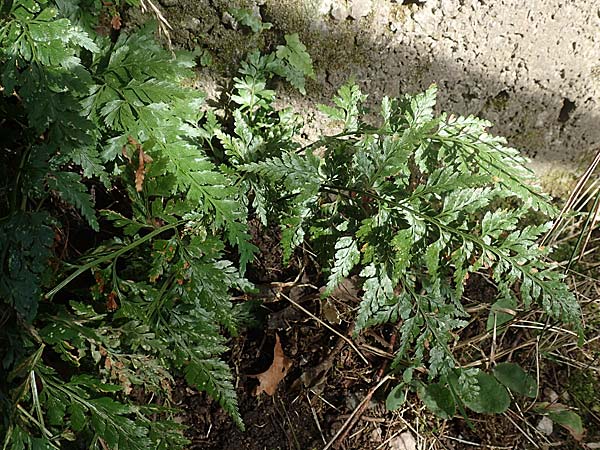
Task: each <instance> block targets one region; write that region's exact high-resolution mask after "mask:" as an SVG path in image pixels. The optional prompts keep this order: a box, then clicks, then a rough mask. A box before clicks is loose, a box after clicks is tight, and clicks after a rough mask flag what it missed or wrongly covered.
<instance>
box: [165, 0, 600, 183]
mask: <svg viewBox="0 0 600 450" xmlns="http://www.w3.org/2000/svg"><path fill="white" fill-rule="evenodd" d="M162 6H163V9H164V12H165V14H166V16H167V18H168V19H169V21H170V22H171V24H172V25H173V27H174V28H175V31H174V33H173V36H174V39H175V42H176V43H179V44H182V45H187V46H192V45H200V46H202V47H204V48H206V49H208V50H209V51H211V52H212V53H213V54H214V56H215V58H216V59H217V60H219V61H220V63H221V64H222V66H221V67H223V66H229V67H233V66H235V65H236V63H237V62H238V61H239V59H241V58H242V57H243V55H244V54H245V53H246V52H247V51H248V50H249V49H251V47H259V48H261V47H262V48H264V47H267V46H269V45H273V44H277V43H280V42H281V41H282V34H283V33H293V32H297V33H299V34H300V38H301V40H302V41H303V42H304V43H305V44H306V46H307V47H308V52H309V53H310V54H311V56H312V57H313V59H314V62H315V69H316V73H317V79H316V81H315V82H314V83H312V84H310V85H309V89H308V95H307V96H306V97H302V96H300V95H298V94H296V93H293V92H289V93H287V94H286V95H287V97H286V98H285V101H286V102H289V103H290V104H292V105H295V106H296V107H297V108H298V109H300V110H302V111H304V112H305V113H306V115H307V116H308V117H309V118H310V117H314V115H315V114H318V113H316V112H315V110H314V105H316V104H317V103H319V102H325V101H327V99H329V98H330V97H331V96H332V94H333V93H334V92H335V90H336V89H337V88H338V87H339V86H340V84H342V83H343V82H345V81H346V80H347V79H348V78H350V77H354V78H355V79H356V80H357V81H358V82H359V84H360V85H361V87H362V89H363V91H364V92H366V93H368V94H369V98H370V100H371V101H372V105H373V106H375V105H376V104H377V103H378V101H379V100H380V99H381V97H382V96H383V95H390V96H397V95H399V94H402V93H414V92H418V91H420V90H423V89H425V88H426V87H427V86H429V85H430V84H431V83H433V82H435V83H437V84H438V85H439V91H440V94H439V106H440V109H442V110H445V111H451V112H454V113H459V114H475V115H478V116H481V117H484V118H486V119H489V120H491V121H492V122H493V123H495V124H496V125H495V127H494V129H493V132H495V133H497V134H502V135H504V136H506V137H507V138H508V139H509V142H510V143H511V145H513V146H516V147H518V148H521V149H522V150H523V151H524V152H525V153H526V154H527V155H528V156H530V157H532V158H533V159H534V167H537V168H538V169H539V170H540V171H544V172H545V171H547V170H551V169H553V168H560V169H562V168H565V167H569V166H571V167H574V165H575V164H576V163H577V161H578V160H579V159H580V158H581V156H582V155H583V154H585V153H586V152H589V151H590V150H592V149H593V148H594V147H596V146H598V145H600V45H599V41H600V2H598V0H530V1H528V2H523V1H522V0H425V1H423V2H418V1H415V0H409V1H407V0H404V2H402V0H397V1H392V0H348V1H345V0H247V1H243V0H239V1H235V0H232V1H227V0H177V1H173V0H162ZM233 6H237V7H240V6H241V7H247V8H250V9H252V10H253V11H254V12H255V14H257V15H260V16H261V17H262V19H263V21H266V22H271V23H273V25H274V27H273V29H272V30H269V31H268V32H265V33H263V34H262V35H260V36H256V35H252V34H251V33H247V32H244V31H243V30H240V29H236V28H238V27H234V26H232V25H231V23H228V21H226V20H223V17H226V16H225V14H226V13H227V10H228V8H231V7H233ZM317 117H318V116H317Z"/></svg>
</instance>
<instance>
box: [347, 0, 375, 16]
mask: <svg viewBox="0 0 600 450" xmlns="http://www.w3.org/2000/svg"><path fill="white" fill-rule="evenodd" d="M372 7H373V2H372V0H354V1H353V2H352V6H351V7H350V17H352V18H353V19H354V20H358V19H360V18H361V17H365V16H368V15H369V13H370V12H371V8H372Z"/></svg>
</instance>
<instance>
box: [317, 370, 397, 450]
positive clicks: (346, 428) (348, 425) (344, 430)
mask: <svg viewBox="0 0 600 450" xmlns="http://www.w3.org/2000/svg"><path fill="white" fill-rule="evenodd" d="M392 378H393V377H392V376H391V375H386V376H385V377H384V378H383V379H382V380H381V381H380V382H379V383H377V385H376V386H375V387H373V388H371V389H370V390H369V392H368V393H367V395H366V396H365V398H363V400H362V401H361V402H360V403H359V404H358V406H357V407H356V408H355V409H354V411H353V412H352V414H350V417H348V419H347V420H346V421H345V422H344V424H343V425H342V427H341V428H340V429H339V430H338V432H337V433H335V436H333V438H332V439H331V441H329V443H328V444H327V445H326V446H325V447H324V448H323V450H328V449H330V448H331V447H332V446H333V445H335V444H336V442H338V441H343V440H344V439H345V438H346V436H347V435H348V433H349V432H350V430H351V429H352V427H353V426H354V424H355V423H356V422H357V421H358V419H359V417H360V416H361V415H362V413H363V412H364V410H365V409H366V408H367V406H368V405H369V402H370V401H371V398H372V397H373V394H374V393H375V391H377V389H379V388H380V387H381V386H382V385H383V384H384V383H385V382H387V381H388V380H390V379H392Z"/></svg>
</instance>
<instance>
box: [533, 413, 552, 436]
mask: <svg viewBox="0 0 600 450" xmlns="http://www.w3.org/2000/svg"><path fill="white" fill-rule="evenodd" d="M536 428H537V429H538V430H540V431H541V432H542V433H544V434H545V435H546V436H550V435H551V434H552V430H553V428H554V424H553V423H552V420H551V419H550V417H548V416H544V417H542V420H540V422H539V423H538V424H537V427H536Z"/></svg>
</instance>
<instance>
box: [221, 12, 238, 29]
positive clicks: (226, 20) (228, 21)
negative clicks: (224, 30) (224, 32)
mask: <svg viewBox="0 0 600 450" xmlns="http://www.w3.org/2000/svg"><path fill="white" fill-rule="evenodd" d="M221 22H222V23H223V24H224V25H228V26H230V27H231V28H233V29H234V30H237V28H238V23H237V20H235V19H234V18H233V16H232V15H231V14H229V13H228V12H224V13H223V15H222V16H221Z"/></svg>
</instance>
